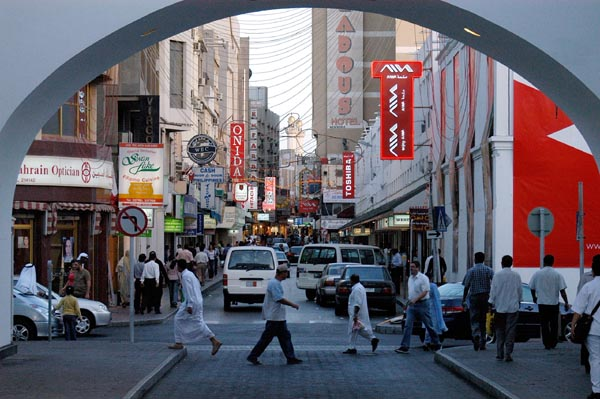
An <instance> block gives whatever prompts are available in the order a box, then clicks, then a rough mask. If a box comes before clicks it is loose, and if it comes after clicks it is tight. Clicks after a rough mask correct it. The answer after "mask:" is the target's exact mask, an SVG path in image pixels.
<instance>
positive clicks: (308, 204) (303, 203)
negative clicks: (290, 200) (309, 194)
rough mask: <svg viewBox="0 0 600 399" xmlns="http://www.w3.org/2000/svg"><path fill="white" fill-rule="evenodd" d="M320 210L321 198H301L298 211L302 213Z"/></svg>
mask: <svg viewBox="0 0 600 399" xmlns="http://www.w3.org/2000/svg"><path fill="white" fill-rule="evenodd" d="M318 210H319V200H317V199H301V200H300V203H299V204H298V212H300V213H316V212H317V211H318Z"/></svg>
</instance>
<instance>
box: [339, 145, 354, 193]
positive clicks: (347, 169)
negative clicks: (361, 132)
mask: <svg viewBox="0 0 600 399" xmlns="http://www.w3.org/2000/svg"><path fill="white" fill-rule="evenodd" d="M342 162H343V165H344V174H343V176H344V178H343V181H344V184H343V186H342V196H343V197H344V198H345V199H350V198H354V153H353V152H350V151H345V152H344V154H343V155H342Z"/></svg>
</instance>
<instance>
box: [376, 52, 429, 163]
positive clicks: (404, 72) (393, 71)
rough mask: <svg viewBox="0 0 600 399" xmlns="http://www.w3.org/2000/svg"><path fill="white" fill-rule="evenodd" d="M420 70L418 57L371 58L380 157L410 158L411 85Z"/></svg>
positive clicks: (411, 144) (412, 152)
mask: <svg viewBox="0 0 600 399" xmlns="http://www.w3.org/2000/svg"><path fill="white" fill-rule="evenodd" d="M422 74H423V63H422V62H421V61H373V62H372V63H371V77H373V78H379V79H380V83H379V91H380V93H379V94H380V101H381V103H380V109H381V159H384V160H402V159H414V158H415V155H414V126H413V119H414V118H413V86H414V79H415V78H419V77H421V75H422Z"/></svg>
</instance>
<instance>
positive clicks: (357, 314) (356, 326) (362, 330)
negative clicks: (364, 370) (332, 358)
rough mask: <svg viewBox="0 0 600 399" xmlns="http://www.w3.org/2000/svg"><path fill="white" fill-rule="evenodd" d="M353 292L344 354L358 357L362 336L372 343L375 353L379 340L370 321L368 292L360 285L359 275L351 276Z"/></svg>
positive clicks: (350, 300)
mask: <svg viewBox="0 0 600 399" xmlns="http://www.w3.org/2000/svg"><path fill="white" fill-rule="evenodd" d="M350 284H352V292H351V293H350V297H349V298H348V349H346V350H345V351H344V352H342V353H344V354H346V355H356V354H357V350H356V339H357V338H358V336H359V335H360V336H361V337H363V338H366V339H368V340H370V341H371V350H372V351H373V352H375V349H377V345H378V344H379V338H376V337H375V335H374V334H373V328H371V320H370V319H369V307H368V306H367V292H366V291H365V287H363V285H362V284H361V283H360V277H359V276H358V275H357V274H353V275H352V276H350Z"/></svg>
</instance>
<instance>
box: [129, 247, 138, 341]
mask: <svg viewBox="0 0 600 399" xmlns="http://www.w3.org/2000/svg"><path fill="white" fill-rule="evenodd" d="M134 249H135V237H129V268H130V270H129V342H131V343H132V344H133V343H134V341H135V339H134V331H133V330H134V328H133V326H134V322H133V318H134V317H135V316H134V310H135V309H134V304H135V303H134V301H135V277H134V276H135V275H134V269H135V267H134V266H135V264H136V263H137V256H135V253H134V252H133V251H134Z"/></svg>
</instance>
